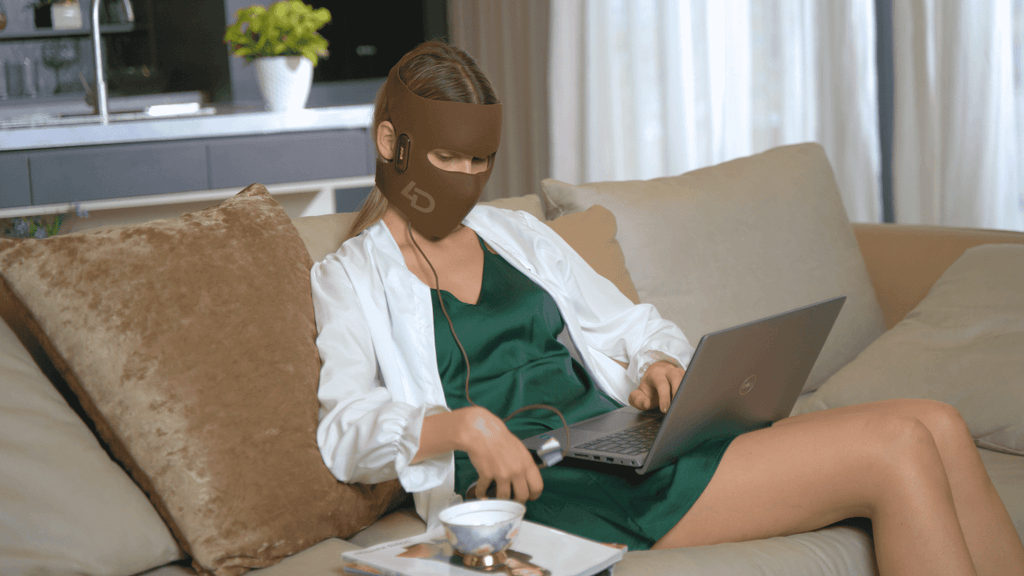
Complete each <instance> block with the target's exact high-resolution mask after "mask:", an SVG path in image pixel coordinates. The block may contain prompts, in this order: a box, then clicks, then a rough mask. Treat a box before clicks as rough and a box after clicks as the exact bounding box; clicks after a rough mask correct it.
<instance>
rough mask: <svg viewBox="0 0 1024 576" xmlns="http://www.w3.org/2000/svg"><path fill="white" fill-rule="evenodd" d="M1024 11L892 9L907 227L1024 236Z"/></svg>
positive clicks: (900, 198)
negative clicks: (992, 230)
mask: <svg viewBox="0 0 1024 576" xmlns="http://www.w3.org/2000/svg"><path fill="white" fill-rule="evenodd" d="M1022 20H1024V2H1022V1H1021V0H986V1H985V2H971V1H963V0H900V1H899V2H894V9H893V53H894V59H895V70H896V102H895V106H896V111H895V129H894V142H893V166H894V170H893V174H894V176H893V198H894V203H895V212H896V220H897V221H898V222H903V223H915V224H941V225H952V226H968V227H984V228H1002V229H1009V230H1024V192H1022V189H1024V79H1022V62H1021V59H1022V57H1024V54H1022V49H1024V21H1022Z"/></svg>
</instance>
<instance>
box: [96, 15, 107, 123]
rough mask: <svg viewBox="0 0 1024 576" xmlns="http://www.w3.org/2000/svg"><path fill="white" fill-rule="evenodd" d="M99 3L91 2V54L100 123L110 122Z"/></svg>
mask: <svg viewBox="0 0 1024 576" xmlns="http://www.w3.org/2000/svg"><path fill="white" fill-rule="evenodd" d="M100 2H102V0H92V54H93V60H94V61H95V65H96V110H97V113H98V114H99V115H100V122H102V123H103V124H108V123H109V122H110V112H109V110H108V108H107V82H106V80H105V79H104V75H103V48H102V42H101V39H100Z"/></svg>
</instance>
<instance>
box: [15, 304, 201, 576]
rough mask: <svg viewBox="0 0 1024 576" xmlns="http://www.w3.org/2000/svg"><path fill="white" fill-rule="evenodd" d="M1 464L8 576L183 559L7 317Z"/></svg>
mask: <svg viewBox="0 0 1024 576" xmlns="http://www.w3.org/2000/svg"><path fill="white" fill-rule="evenodd" d="M3 303H9V302H8V301H7V300H3V302H2V303H0V305H2V304H3ZM0 470H2V472H0V499H2V501H0V574H3V575H4V576H30V575H37V574H39V575H42V574H46V575H47V576H71V575H79V574H87V575H92V574H96V575H98V574H134V573H136V572H141V571H143V570H146V569H148V568H151V567H153V566H159V565H161V564H165V563H167V562H171V561H173V560H176V559H178V558H181V557H182V554H181V551H180V550H179V548H178V545H177V544H176V543H175V541H174V537H173V536H172V535H171V532H170V530H168V529H167V525H166V524H164V522H163V520H161V519H160V515H159V514H157V512H156V510H154V509H153V505H152V504H150V503H149V500H147V499H146V495H145V494H144V493H143V492H142V490H140V489H139V488H138V487H137V486H136V485H135V483H133V482H132V480H131V478H129V477H128V475H127V474H125V473H124V470H122V469H121V467H120V466H118V465H117V464H116V463H115V462H114V461H113V460H111V459H110V457H109V456H107V453H106V452H105V451H104V450H103V447H102V446H101V445H100V443H99V441H97V440H96V437H95V436H94V435H93V433H92V432H91V431H90V430H89V428H88V427H87V426H86V425H85V423H84V422H82V420H81V418H79V417H78V415H77V414H75V412H74V410H72V409H71V407H70V406H68V403H67V402H65V400H64V398H62V397H61V395H60V393H58V392H57V390H56V388H54V387H53V385H52V384H51V383H50V381H49V380H48V379H47V378H46V376H45V375H44V374H43V372H42V371H41V370H40V369H39V367H38V366H37V365H36V363H35V362H34V361H33V360H32V356H31V355H30V354H29V352H28V350H26V349H25V347H24V346H22V344H21V342H19V341H18V338H17V337H16V336H15V334H14V332H13V331H11V329H10V327H8V325H7V323H6V322H2V321H0Z"/></svg>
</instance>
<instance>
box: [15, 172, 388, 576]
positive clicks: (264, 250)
mask: <svg viewBox="0 0 1024 576" xmlns="http://www.w3.org/2000/svg"><path fill="white" fill-rule="evenodd" d="M311 265H312V262H311V261H310V259H309V254H308V253H307V251H306V249H305V247H304V246H303V244H302V242H301V240H300V239H299V236H298V234H297V232H296V230H295V228H294V226H292V224H291V222H290V220H289V219H288V217H287V215H286V214H285V212H284V210H283V209H282V208H281V207H280V205H278V204H277V202H275V201H274V200H273V199H272V198H270V195H269V194H267V191H266V189H265V188H263V187H262V186H260V185H253V186H250V187H249V188H247V189H246V190H244V191H242V192H241V193H240V194H238V195H237V196H235V197H233V198H230V199H228V200H226V201H225V202H224V203H222V204H221V205H220V206H218V207H215V208H210V209H206V210H201V211H198V212H193V213H191V214H186V215H185V216H182V217H181V218H176V219H172V220H158V221H153V222H149V223H146V224H140V225H137V226H130V227H125V228H120V229H116V230H109V231H105V232H97V233H95V234H81V235H71V236H56V237H53V238H49V239H46V240H21V241H18V240H0V274H2V276H3V280H4V282H3V287H4V289H5V290H6V292H5V293H4V294H2V295H0V296H2V297H3V298H6V299H8V301H10V302H14V303H15V304H21V306H20V308H19V310H20V312H19V313H18V314H16V315H15V316H14V317H11V318H5V319H7V320H8V322H9V323H11V324H13V325H18V324H19V322H18V320H21V321H22V322H23V324H21V325H23V326H26V327H27V328H28V330H29V332H30V335H31V336H33V337H34V338H35V344H36V345H37V346H38V347H39V348H41V349H42V350H43V351H45V352H46V356H47V358H48V359H49V360H50V361H51V362H53V364H54V365H55V366H56V368H57V370H58V371H59V373H60V375H61V376H62V377H63V379H64V381H65V382H66V384H67V386H68V388H69V389H70V390H71V391H73V392H74V394H75V397H76V398H77V399H78V400H79V401H80V402H81V404H82V406H83V408H84V410H85V412H86V413H87V414H88V416H89V418H90V420H91V422H92V424H93V426H94V427H95V429H96V431H97V433H98V434H99V436H100V437H101V438H103V440H105V442H106V444H107V446H108V447H109V448H110V450H111V452H112V453H113V455H114V456H115V457H116V458H117V459H118V460H119V461H120V462H121V464H122V465H123V466H125V468H127V469H128V471H129V472H130V473H131V474H132V477H133V479H134V480H135V481H136V483H137V484H139V485H140V486H141V487H142V489H143V490H144V491H145V492H146V494H147V495H148V496H149V498H150V499H151V501H152V502H153V504H154V506H155V507H156V509H157V511H159V512H160V515H161V516H162V517H163V519H164V521H165V522H167V524H168V526H169V527H170V529H171V532H172V533H173V534H174V535H175V538H176V539H177V541H178V543H179V544H180V545H181V547H182V548H183V549H184V550H185V552H186V553H188V554H189V555H190V556H191V557H192V559H193V565H194V566H195V567H197V569H199V570H200V571H208V572H214V573H216V574H219V575H227V574H240V573H242V572H244V571H245V570H246V569H248V568H251V567H260V566H269V565H272V564H274V563H276V562H278V561H279V560H280V559H281V558H283V557H285V556H287V555H289V554H293V553H295V552H298V551H300V550H303V549H305V548H308V547H309V546H312V545H313V544H315V543H317V542H319V541H321V540H324V539H326V538H329V537H331V536H337V537H341V538H344V537H348V536H350V535H352V534H354V533H356V532H357V531H359V530H360V529H362V528H363V527H365V526H367V525H369V524H371V523H372V522H373V521H374V520H376V519H377V518H378V517H379V516H380V515H381V514H382V513H384V512H386V511H387V510H388V509H390V508H391V507H392V506H393V505H395V504H396V503H397V502H398V501H400V500H401V499H402V498H403V497H404V493H403V492H402V491H401V488H400V486H399V485H398V483H397V481H391V482H386V483H382V484H377V485H374V486H361V485H347V484H342V483H339V482H338V481H337V480H336V479H335V478H334V477H333V476H332V475H331V473H330V471H328V469H327V467H326V466H324V464H323V461H322V459H321V457H320V452H319V449H318V448H317V446H316V437H315V430H316V425H317V416H318V411H319V403H318V401H317V397H316V388H317V383H318V378H319V369H320V361H319V356H318V353H317V349H316V344H315V338H316V325H315V321H314V318H313V307H312V296H311V294H310V287H309V269H310V266H311ZM16 331H17V330H16ZM19 335H24V334H23V333H20V334H19Z"/></svg>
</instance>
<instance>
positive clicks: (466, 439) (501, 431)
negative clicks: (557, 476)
mask: <svg viewBox="0 0 1024 576" xmlns="http://www.w3.org/2000/svg"><path fill="white" fill-rule="evenodd" d="M456 412H465V414H464V415H463V416H464V417H465V423H464V425H463V426H462V429H461V430H460V434H459V437H460V438H459V444H460V446H459V449H460V450H463V451H464V452H466V453H467V454H469V461H470V462H472V463H473V467H474V468H476V472H477V474H478V475H479V477H480V479H479V480H478V481H477V485H476V493H477V495H478V497H479V496H482V495H483V494H484V493H486V492H487V489H488V488H489V487H490V486H491V483H494V484H495V488H496V492H495V495H494V496H495V498H498V499H499V500H516V501H518V502H526V501H527V500H536V499H537V498H539V497H540V493H541V491H542V490H543V489H544V481H543V480H542V479H541V476H540V469H539V468H537V464H536V463H534V461H533V456H532V455H531V454H530V451H529V450H527V449H526V446H524V445H523V442H522V440H520V439H519V438H516V436H515V435H514V434H512V433H511V432H509V431H508V427H506V426H505V423H504V422H502V421H501V418H498V417H497V416H495V415H494V414H493V413H491V412H490V411H489V410H487V409H486V408H480V407H476V406H470V407H467V408H460V409H459V410H456Z"/></svg>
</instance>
